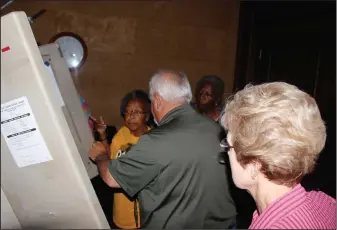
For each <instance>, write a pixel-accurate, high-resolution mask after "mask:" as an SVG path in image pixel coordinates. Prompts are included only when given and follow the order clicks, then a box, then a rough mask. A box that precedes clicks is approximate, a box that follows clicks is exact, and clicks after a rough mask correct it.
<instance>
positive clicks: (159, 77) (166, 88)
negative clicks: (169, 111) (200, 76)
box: [150, 70, 192, 103]
mask: <svg viewBox="0 0 337 230" xmlns="http://www.w3.org/2000/svg"><path fill="white" fill-rule="evenodd" d="M155 93H158V94H159V96H161V97H162V98H163V99H164V100H165V101H168V102H172V103H181V102H187V103H190V101H191V100H192V90H191V85H190V83H189V81H188V79H187V76H186V75H185V74H184V73H181V72H175V71H172V70H160V71H158V72H156V73H155V74H154V75H153V76H152V78H151V81H150V99H151V100H152V98H153V96H154V94H155Z"/></svg>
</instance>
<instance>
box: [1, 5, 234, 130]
mask: <svg viewBox="0 0 337 230" xmlns="http://www.w3.org/2000/svg"><path fill="white" fill-rule="evenodd" d="M41 9H46V10H47V11H46V13H45V14H44V15H42V16H41V17H39V18H38V19H37V20H36V21H35V22H34V24H33V25H32V29H33V32H34V35H35V37H36V40H37V41H39V42H40V43H41V44H46V43H48V42H49V40H50V38H51V37H52V36H54V35H55V34H57V33H59V32H65V31H70V32H74V33H76V34H78V35H79V36H81V37H82V38H83V39H84V41H85V42H86V44H87V46H88V59H87V62H86V64H85V66H84V68H83V69H82V71H81V72H80V73H79V74H78V76H76V77H75V81H76V85H77V88H78V91H79V93H80V94H81V95H82V96H83V97H84V98H85V99H86V100H87V101H88V103H89V106H90V109H91V110H92V113H93V115H94V116H100V115H102V116H103V117H104V118H105V120H106V122H107V123H109V124H113V125H117V126H120V125H121V124H122V119H121V118H120V117H119V104H120V99H121V98H122V97H123V96H124V95H125V94H126V93H127V92H128V91H131V90H132V89H135V88H141V89H145V90H147V89H148V81H149V78H150V76H151V74H152V73H153V72H154V71H156V70H157V69H160V68H172V69H175V70H178V71H183V72H185V73H187V75H188V77H189V79H190V81H191V84H192V87H194V86H195V83H196V82H197V80H198V79H199V78H201V76H202V75H204V74H217V75H219V76H220V77H221V78H222V79H223V80H224V81H225V85H226V92H227V93H231V91H232V88H233V82H234V69H235V56H236V41H237V27H238V14H239V1H236V0H212V1H209V0H179V1H30V0H21V1H20V0H16V1H15V2H14V3H13V4H12V5H11V6H9V7H8V8H7V9H6V11H13V10H22V11H25V12H26V13H27V15H28V16H31V15H33V14H34V13H36V12H38V11H39V10H41Z"/></svg>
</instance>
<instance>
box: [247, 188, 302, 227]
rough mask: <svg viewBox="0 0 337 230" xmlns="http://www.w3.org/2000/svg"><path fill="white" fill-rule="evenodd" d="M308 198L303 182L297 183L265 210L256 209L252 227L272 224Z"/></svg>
mask: <svg viewBox="0 0 337 230" xmlns="http://www.w3.org/2000/svg"><path fill="white" fill-rule="evenodd" d="M305 198H306V191H305V189H304V188H303V187H302V185H301V184H298V185H296V186H295V187H294V188H293V189H292V190H291V191H289V192H288V193H287V194H285V195H284V196H282V197H281V198H279V199H277V200H275V201H274V202H272V203H271V204H270V205H268V207H267V208H266V209H265V210H263V212H262V213H261V214H259V213H258V212H257V210H255V212H254V214H253V220H252V224H251V225H250V227H249V228H250V229H257V228H259V229H262V228H265V227H266V226H265V225H266V224H267V225H268V226H270V225H271V224H272V223H273V222H274V221H276V220H278V219H279V217H280V216H281V215H284V214H285V213H289V212H290V211H294V210H296V208H297V207H298V206H299V204H300V203H303V202H304V201H305Z"/></svg>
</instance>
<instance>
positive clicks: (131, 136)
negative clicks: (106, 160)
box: [97, 90, 151, 229]
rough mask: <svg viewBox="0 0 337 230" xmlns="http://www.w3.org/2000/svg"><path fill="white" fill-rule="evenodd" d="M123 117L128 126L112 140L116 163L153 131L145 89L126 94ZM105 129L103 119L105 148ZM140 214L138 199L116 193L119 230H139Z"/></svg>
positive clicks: (115, 219) (100, 126)
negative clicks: (144, 135)
mask: <svg viewBox="0 0 337 230" xmlns="http://www.w3.org/2000/svg"><path fill="white" fill-rule="evenodd" d="M120 114H121V116H122V118H123V119H124V126H123V127H122V128H120V130H119V131H118V132H117V134H116V135H115V136H114V138H113V139H112V142H111V145H110V151H108V153H109V155H110V159H112V160H115V159H118V158H119V157H121V156H123V155H125V154H127V152H128V151H129V150H130V149H131V148H132V146H133V145H135V144H136V143H137V142H138V139H139V137H140V136H142V135H143V134H145V133H147V132H148V131H149V130H150V127H149V126H147V123H148V121H149V118H150V114H151V105H150V100H149V97H148V94H147V93H145V92H144V91H142V90H134V91H132V92H130V93H128V94H126V95H125V97H124V98H123V99H122V101H121V106H120ZM105 128H106V125H105V123H104V121H103V119H102V118H101V119H100V121H99V122H97V131H98V132H99V134H100V138H101V141H102V142H103V143H104V146H106V145H107V142H106V136H105ZM139 215H140V214H139V204H138V202H137V201H136V200H130V197H128V195H127V194H125V193H123V192H116V193H115V194H114V204H113V222H114V224H115V225H116V226H117V227H118V228H122V229H135V228H139V226H140V225H139V222H140V216H139Z"/></svg>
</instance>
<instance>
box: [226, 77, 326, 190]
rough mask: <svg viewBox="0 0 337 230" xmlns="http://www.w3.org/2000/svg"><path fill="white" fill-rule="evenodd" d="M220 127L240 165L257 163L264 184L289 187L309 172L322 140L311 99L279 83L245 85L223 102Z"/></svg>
mask: <svg viewBox="0 0 337 230" xmlns="http://www.w3.org/2000/svg"><path fill="white" fill-rule="evenodd" d="M221 124H222V126H223V127H224V128H225V129H226V130H228V131H229V132H231V136H232V143H233V147H234V150H235V152H236V154H237V159H238V161H239V162H240V164H241V165H243V166H245V165H246V164H248V163H252V162H259V163H260V164H261V166H262V167H261V172H262V173H263V174H264V175H265V176H266V177H267V178H268V179H269V180H271V181H273V182H276V183H278V184H283V185H288V186H292V185H295V184H297V183H299V182H300V181H301V179H302V177H303V176H304V175H305V174H308V173H310V172H311V171H312V170H313V169H314V166H315V162H316V160H317V157H318V155H319V153H320V152H321V151H322V149H323V147H324V145H325V140H326V128H325V125H324V122H323V120H322V118H321V114H320V111H319V109H318V106H317V104H316V101H315V99H314V98H312V97H311V96H310V95H309V94H307V93H305V92H303V91H301V90H299V89H298V88H297V87H295V86H293V85H290V84H287V83H284V82H273V83H266V84H261V85H256V86H252V85H248V86H246V87H245V88H244V89H243V90H241V91H239V92H237V93H236V94H235V95H234V96H233V97H232V98H230V99H229V101H228V102H227V105H226V107H225V110H224V111H223V114H222V117H221Z"/></svg>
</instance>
